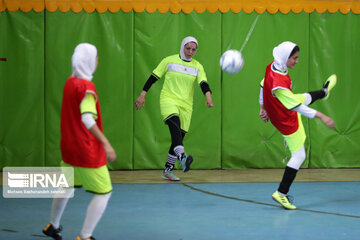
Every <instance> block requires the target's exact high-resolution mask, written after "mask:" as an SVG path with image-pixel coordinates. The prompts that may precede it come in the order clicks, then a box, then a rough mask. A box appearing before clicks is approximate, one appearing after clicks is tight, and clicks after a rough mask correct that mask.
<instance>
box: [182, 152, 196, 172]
mask: <svg viewBox="0 0 360 240" xmlns="http://www.w3.org/2000/svg"><path fill="white" fill-rule="evenodd" d="M193 161H194V159H193V157H192V156H191V155H189V156H188V157H187V159H186V163H185V169H184V170H183V171H184V172H187V171H189V170H190V165H191V164H192V162H193Z"/></svg>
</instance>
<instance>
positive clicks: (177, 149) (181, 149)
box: [174, 145, 185, 159]
mask: <svg viewBox="0 0 360 240" xmlns="http://www.w3.org/2000/svg"><path fill="white" fill-rule="evenodd" d="M174 152H175V153H176V156H177V157H178V158H179V159H180V158H181V156H182V155H183V154H184V153H185V150H184V146H183V145H177V146H176V147H174Z"/></svg>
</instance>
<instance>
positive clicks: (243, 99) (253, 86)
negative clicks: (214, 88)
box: [222, 12, 309, 169]
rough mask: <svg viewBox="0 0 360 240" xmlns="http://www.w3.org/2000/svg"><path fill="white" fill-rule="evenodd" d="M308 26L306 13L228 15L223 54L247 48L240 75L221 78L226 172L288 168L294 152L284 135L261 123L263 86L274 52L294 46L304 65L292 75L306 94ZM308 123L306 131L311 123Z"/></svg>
mask: <svg viewBox="0 0 360 240" xmlns="http://www.w3.org/2000/svg"><path fill="white" fill-rule="evenodd" d="M308 25H309V15H308V14H306V13H300V14H293V13H289V14H286V15H285V14H275V15H271V14H268V13H264V14H261V15H258V14H256V13H253V14H246V13H243V12H240V13H238V14H234V13H232V12H228V13H225V14H223V30H222V32H223V42H222V48H223V51H225V50H227V49H238V50H240V49H241V47H242V46H243V45H244V47H243V50H242V54H243V56H244V59H245V64H244V67H243V69H242V71H241V72H240V73H238V74H236V75H229V74H226V73H223V75H222V106H223V107H222V167H223V168H225V169H242V168H278V167H284V166H285V164H286V161H285V162H283V159H285V158H287V160H288V159H289V152H288V151H287V150H286V148H285V145H284V140H283V138H282V136H281V134H280V133H279V132H278V131H277V130H276V129H275V128H274V127H273V126H272V125H271V123H264V122H262V120H261V119H260V118H259V91H260V88H259V86H260V81H261V79H262V78H263V77H264V75H265V68H266V66H267V65H268V64H269V63H270V62H271V61H273V56H272V49H273V48H274V47H275V46H276V45H278V44H279V43H281V42H283V41H286V40H289V41H293V42H295V43H296V44H298V45H299V46H300V59H299V64H298V65H297V66H296V67H295V68H294V69H293V70H290V71H289V74H290V76H291V78H292V80H293V85H292V88H293V91H294V92H304V91H307V79H308V74H307V73H308V64H307V59H308V49H307V47H308V38H309V33H308ZM252 26H254V27H253V28H252ZM251 29H253V30H251ZM244 43H245V44H244ZM303 121H304V126H305V128H306V129H307V120H306V119H303ZM306 165H307V162H306V163H305V164H304V166H306Z"/></svg>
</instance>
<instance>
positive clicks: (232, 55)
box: [220, 49, 244, 74]
mask: <svg viewBox="0 0 360 240" xmlns="http://www.w3.org/2000/svg"><path fill="white" fill-rule="evenodd" d="M243 66H244V58H243V56H242V54H241V52H239V51H238V50H234V49H230V50H227V51H226V52H224V53H223V55H222V56H221V58H220V67H221V69H222V70H223V71H224V72H226V73H229V74H236V73H238V72H239V71H240V70H241V69H242V67H243Z"/></svg>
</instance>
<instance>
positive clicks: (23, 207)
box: [0, 169, 360, 240]
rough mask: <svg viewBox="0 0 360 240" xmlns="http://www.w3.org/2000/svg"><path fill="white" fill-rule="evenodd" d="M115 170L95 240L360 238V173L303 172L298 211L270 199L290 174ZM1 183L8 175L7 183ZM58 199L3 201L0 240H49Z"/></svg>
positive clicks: (67, 218) (75, 209)
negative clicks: (170, 175)
mask: <svg viewBox="0 0 360 240" xmlns="http://www.w3.org/2000/svg"><path fill="white" fill-rule="evenodd" d="M175 173H176V174H177V176H179V177H180V178H181V181H180V182H177V183H174V182H169V181H166V180H163V179H161V170H139V171H112V172H111V177H112V181H113V187H114V190H113V194H112V198H111V199H110V201H109V205H108V208H107V210H106V212H105V214H104V216H103V218H102V219H101V221H100V223H99V224H98V226H97V228H96V229H95V232H94V237H95V238H96V239H98V240H99V239H100V240H101V239H111V240H116V239H124V240H147V239H148V240H203V239H204V240H205V239H206V240H212V239H214V240H226V239H231V240H232V239H243V240H248V239H249V240H250V239H251V240H256V239H291V240H297V239H300V240H302V239H306V240H312V239H316V240H321V239H326V240H332V239H333V240H343V239H344V240H346V239H349V240H350V239H351V240H356V239H360V227H359V226H360V169H301V170H300V171H299V173H298V175H297V178H296V181H295V182H294V184H293V185H292V188H291V191H290V193H289V194H290V195H292V196H293V197H294V204H295V205H296V206H297V207H298V209H297V210H285V209H283V208H281V207H280V206H279V204H277V203H276V202H274V201H273V200H272V199H271V195H272V193H273V192H274V191H275V190H276V189H277V187H278V184H279V181H280V180H281V177H282V173H283V169H252V170H191V171H189V172H188V173H183V172H181V171H178V170H177V171H175ZM1 180H2V178H1ZM90 199H91V194H89V193H86V192H85V191H84V190H83V189H80V190H77V191H76V192H75V196H74V198H73V199H70V201H69V204H68V206H67V208H66V210H65V212H64V215H63V218H62V225H63V239H65V240H67V239H75V237H76V235H78V234H79V231H80V229H81V226H82V222H83V219H84V216H85V212H86V208H87V204H88V203H89V201H90ZM51 201H52V200H51V199H11V198H3V197H1V198H0V213H1V214H0V239H1V240H2V239H4V240H5V239H6V240H16V239H29V240H30V239H48V238H46V237H45V236H43V234H42V233H41V230H42V228H43V227H44V226H45V225H46V224H47V223H48V221H49V214H50V206H51Z"/></svg>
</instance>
